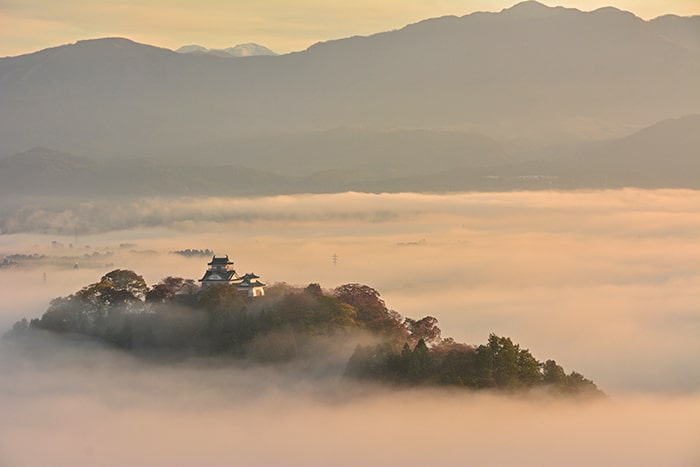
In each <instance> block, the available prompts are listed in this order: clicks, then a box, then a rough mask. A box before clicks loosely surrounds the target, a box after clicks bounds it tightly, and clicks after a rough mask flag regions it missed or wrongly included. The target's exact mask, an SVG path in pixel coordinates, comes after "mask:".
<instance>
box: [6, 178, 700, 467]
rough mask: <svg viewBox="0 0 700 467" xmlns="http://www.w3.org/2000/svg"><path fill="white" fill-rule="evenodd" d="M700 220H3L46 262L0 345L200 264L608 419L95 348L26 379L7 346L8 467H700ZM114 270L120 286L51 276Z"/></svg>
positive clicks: (182, 212) (367, 207) (443, 208)
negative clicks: (139, 277) (97, 287)
mask: <svg viewBox="0 0 700 467" xmlns="http://www.w3.org/2000/svg"><path fill="white" fill-rule="evenodd" d="M697 200H698V192H696V191H684V190H656V191H653V190H652V191H646V190H616V191H603V192H568V193H554V192H537V193H469V194H451V195H430V194H424V195H421V194H376V195H373V194H361V193H345V194H336V195H303V196H280V197H269V198H257V199H252V198H251V199H218V198H217V199H214V198H212V199H184V198H183V199H162V198H154V199H147V200H142V201H139V202H133V203H132V202H112V203H111V204H110V203H100V202H94V203H85V204H82V205H79V206H77V207H70V206H62V205H60V203H58V202H56V203H55V204H54V205H53V206H48V207H47V206H45V205H41V206H39V205H37V206H35V207H25V208H23V209H22V210H20V211H16V212H14V213H13V214H11V215H9V216H6V217H3V225H4V226H7V225H14V226H16V227H17V228H16V232H18V233H14V234H5V235H0V255H6V254H11V253H24V254H31V253H34V252H37V253H41V254H45V255H46V256H47V257H48V258H49V259H48V260H47V261H45V262H43V263H40V264H39V265H36V266H31V265H26V266H23V267H20V268H19V269H0V326H2V329H7V328H9V326H11V324H12V322H14V321H15V320H17V319H20V318H21V317H22V316H26V317H28V318H32V317H38V316H39V315H40V314H41V313H42V312H43V311H44V310H45V308H46V305H47V303H48V301H49V300H50V299H51V298H53V297H56V296H61V295H67V294H69V293H71V292H74V291H76V290H78V289H79V288H80V287H82V286H83V285H86V284H88V283H91V282H95V281H96V280H98V279H99V277H101V276H102V275H103V274H104V273H105V272H107V271H108V270H109V269H115V268H125V269H133V270H135V271H137V272H138V273H140V274H143V275H144V277H145V278H146V280H147V281H148V282H149V283H151V284H153V283H155V282H157V281H158V280H160V279H161V278H163V277H165V276H168V275H178V276H183V277H188V278H193V279H198V278H199V277H201V275H202V274H203V272H204V269H205V267H206V262H207V261H208V258H197V257H195V258H184V257H181V256H179V255H172V254H170V253H169V252H170V251H174V250H180V249H185V248H197V249H201V248H210V249H212V250H214V251H215V252H216V253H217V254H229V255H230V257H231V258H232V259H233V260H234V261H235V267H236V268H237V270H239V271H241V272H250V271H254V272H256V273H257V274H259V275H261V276H262V278H263V280H265V281H267V282H275V281H285V282H289V283H292V284H298V285H306V284H308V283H310V282H318V283H321V284H322V285H323V286H324V287H326V288H332V287H335V286H337V285H340V284H343V283H349V282H359V283H365V284H368V285H371V286H372V287H375V288H376V289H377V290H379V291H380V293H381V294H382V297H383V298H384V299H385V301H386V302H387V305H388V306H389V307H391V308H393V309H395V310H397V311H399V312H400V313H402V314H404V315H406V316H410V317H414V318H419V317H422V316H424V315H432V316H435V317H437V318H438V320H439V325H440V327H441V328H442V330H443V336H453V337H455V338H456V339H457V340H459V341H465V342H468V343H473V344H478V343H482V342H484V341H485V340H486V338H487V336H488V334H489V333H490V332H496V333H498V334H500V335H506V336H509V337H511V338H512V339H513V340H514V341H515V342H517V343H520V344H521V346H522V347H524V348H528V349H530V351H531V352H532V353H533V355H534V356H535V357H537V358H538V359H540V360H544V359H548V358H554V359H556V360H557V362H558V363H559V364H561V365H563V366H564V368H565V369H566V370H567V371H572V370H576V371H579V372H581V373H583V374H584V375H585V376H586V377H588V378H590V379H593V380H594V381H595V382H596V383H597V384H598V385H599V386H600V387H601V388H602V389H603V390H604V391H606V392H607V393H608V394H610V395H611V398H610V399H608V400H606V401H599V402H594V403H587V404H584V405H579V403H574V402H563V401H559V402H553V401H548V400H539V401H538V400H536V399H535V400H532V399H510V398H505V397H498V396H493V395H487V394H482V393H476V394H475V393H451V392H444V391H424V390H401V391H396V390H388V389H386V388H371V389H368V388H366V387H358V386H353V385H351V386H348V385H347V383H346V382H343V381H342V380H340V379H339V377H338V374H339V373H340V372H341V371H342V368H340V369H339V368H336V369H335V372H332V371H331V372H323V371H311V369H309V368H306V369H304V370H303V371H302V374H300V373H298V372H297V371H296V370H298V369H295V370H294V371H291V370H274V369H271V368H259V369H255V370H251V369H248V370H242V369H240V368H237V367H235V365H228V364H226V365H220V364H218V365H213V364H210V363H206V362H190V363H189V364H184V365H182V366H176V367H164V366H158V365H151V364H143V362H138V361H135V360H133V359H132V358H131V357H129V356H126V355H123V354H119V353H114V352H111V351H107V350H104V349H100V348H93V347H91V348H89V351H80V352H71V351H65V352H53V354H55V355H56V357H55V358H53V359H45V358H38V359H37V358H34V359H26V358H25V357H26V355H25V356H24V357H21V358H20V356H18V355H16V354H13V353H12V352H10V351H9V350H8V349H7V347H6V346H5V345H4V344H3V346H2V347H0V375H1V376H0V411H1V412H2V413H3V423H1V424H0V453H1V454H0V464H3V465H5V464H6V465H37V464H38V465H41V464H44V463H46V462H48V461H47V459H51V463H52V464H54V465H94V464H95V463H100V464H101V465H128V464H135V463H139V464H150V465H153V464H156V465H158V464H160V465H163V464H166V465H172V464H177V465H201V464H202V463H204V464H208V465H226V464H230V463H231V462H232V459H235V460H236V462H237V463H241V464H246V465H270V464H303V465H322V464H323V465H328V464H333V465H358V464H363V465H367V464H371V465H396V464H405V465H417V464H422V465H425V464H427V463H431V464H442V465H464V464H465V463H470V464H475V465H514V464H517V465H562V464H565V465H635V466H637V465H692V464H696V463H698V461H700V459H699V458H698V453H697V449H696V448H695V444H696V441H697V440H696V438H697V432H698V431H697V430H698V425H697V420H698V414H699V413H700V395H699V394H700V393H699V392H698V391H700V370H699V368H700V360H699V357H698V356H699V355H700V342H699V341H698V339H697V336H698V333H699V332H700V311H699V310H698V307H697V304H698V303H700V287H699V286H700V271H698V267H697V265H698V264H700V247H699V246H698V245H700V242H698V240H699V239H700V211H699V210H698V207H697V206H698V203H697ZM66 219H72V220H74V221H75V222H77V223H78V224H79V225H80V226H81V229H80V232H79V238H78V242H77V245H76V246H75V248H74V249H72V250H71V249H68V247H67V246H66V247H64V248H63V249H60V248H59V249H56V247H55V246H54V247H52V246H51V241H52V240H56V241H58V242H59V243H63V244H64V245H68V243H75V240H76V239H75V237H74V234H75V232H74V231H73V230H72V228H67V229H65V230H62V229H63V227H61V226H65V225H67V224H68V223H67V221H66ZM22 232H23V233H22ZM29 232H34V233H29ZM42 232H51V233H50V234H46V233H42ZM120 244H128V246H127V247H123V248H120ZM88 245H90V246H89V247H88ZM108 251H109V252H112V255H111V256H109V261H110V262H111V265H110V266H108V265H106V264H102V263H100V262H93V263H90V262H88V261H87V259H86V260H84V262H81V268H80V269H78V270H74V269H72V268H65V267H63V266H61V263H60V261H59V260H58V259H59V258H60V257H62V256H64V255H69V254H79V255H82V254H88V255H92V254H93V253H94V252H98V253H105V252H108ZM334 255H335V257H336V262H335V263H334V261H333V256H334ZM71 264H72V263H71ZM43 272H47V282H46V285H43V281H42V273H43ZM37 351H38V350H37ZM343 351H349V350H348V349H344V350H343ZM30 354H31V352H30ZM61 356H63V357H61ZM64 357H65V358H64ZM57 359H58V360H57ZM341 360H342V359H339V360H338V361H341ZM29 440H31V441H29ZM639 440H644V442H643V443H640V442H639ZM32 443H33V444H34V445H40V446H42V449H27V448H25V446H28V445H32ZM270 446H273V447H274V448H271V447H270Z"/></svg>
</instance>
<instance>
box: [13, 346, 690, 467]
mask: <svg viewBox="0 0 700 467" xmlns="http://www.w3.org/2000/svg"><path fill="white" fill-rule="evenodd" d="M86 345H87V344H85V343H83V344H79V345H78V347H77V348H70V347H68V348H66V347H65V346H58V347H56V348H48V349H44V351H46V352H51V354H52V356H51V357H49V358H48V359H45V358H44V357H45V355H42V354H41V353H39V354H37V355H35V356H34V358H33V359H27V358H26V356H24V357H21V358H20V359H18V358H17V356H16V355H12V351H11V350H8V348H7V346H6V345H5V344H3V346H2V347H1V348H2V353H0V371H1V372H2V374H3V376H4V377H3V378H2V379H0V395H1V396H2V397H1V398H0V410H2V412H3V423H2V424H0V453H2V454H0V456H1V457H0V461H2V462H3V465H44V464H47V463H50V464H51V465H72V466H82V465H95V464H96V463H99V464H100V465H105V466H112V465H114V466H118V465H134V464H139V465H211V466H216V465H230V464H231V463H232V462H234V463H236V464H242V465H348V466H350V465H397V464H400V465H426V464H436V465H464V464H465V463H468V464H475V465H497V466H498V465H503V466H505V465H524V466H529V465H532V466H535V465H537V466H542V465H581V466H584V465H601V466H606V465H610V466H613V465H614V466H619V465H635V466H640V465H641V466H644V465H650V466H651V465H691V464H694V463H696V462H697V461H698V460H700V458H698V453H697V450H696V449H695V444H696V443H695V441H696V439H695V437H696V434H697V414H698V411H699V410H700V395H697V394H695V395H685V396H649V395H645V396H632V395H627V396H624V397H617V398H613V399H606V400H599V401H588V402H583V401H570V400H551V399H545V398H538V397H531V398H513V397H506V396H502V395H501V396H499V395H493V394H485V393H471V392H462V391H441V390H427V389H409V390H405V389H395V388H394V389H392V388H383V387H367V386H357V385H354V384H353V383H350V382H347V381H343V380H341V379H339V378H338V377H328V376H327V377H318V376H314V377H309V376H308V375H305V374H303V373H301V374H298V373H297V374H293V373H291V372H287V371H284V369H282V370H279V369H274V368H257V369H250V368H248V369H240V368H237V367H236V366H235V365H209V364H207V363H206V362H192V363H190V364H187V363H185V364H181V365H179V366H170V365H168V366H165V365H158V364H154V363H151V364H148V363H143V362H139V361H137V360H134V359H132V358H130V357H127V356H124V355H123V354H119V353H113V352H112V351H109V350H105V349H101V348H99V347H90V346H89V345H87V347H86ZM47 360H48V361H47ZM640 440H643V442H640ZM32 445H34V446H41V449H38V448H37V449H31V448H28V447H27V446H32Z"/></svg>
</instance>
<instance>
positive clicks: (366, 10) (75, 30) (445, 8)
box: [0, 0, 700, 57]
mask: <svg viewBox="0 0 700 467" xmlns="http://www.w3.org/2000/svg"><path fill="white" fill-rule="evenodd" d="M515 3H517V2H516V1H515V0H429V1H428V0H356V1H354V2H339V1H328V0H295V1H294V2H292V1H289V0H267V1H264V2H261V1H258V0H206V1H194V0H174V1H173V0H145V1H144V0H122V1H119V2H114V1H112V0H90V1H86V0H62V1H61V2H56V1H55V0H0V57H4V56H15V55H21V54H24V53H30V52H34V51H37V50H41V49H44V48H47V47H53V46H57V45H62V44H68V43H73V42H75V41H77V40H81V39H91V38H98V37H127V38H129V39H132V40H135V41H137V42H142V43H146V44H151V45H156V46H161V47H166V48H171V49H176V48H178V47H180V46H182V45H188V44H199V45H203V46H205V47H209V48H225V47H231V46H233V45H236V44H241V43H247V42H255V43H258V44H261V45H264V46H266V47H269V48H271V49H272V50H274V51H276V52H278V53H288V52H293V51H299V50H304V49H306V48H308V47H309V46H311V45H312V44H314V43H316V42H320V41H326V40H331V39H339V38H343V37H348V36H352V35H369V34H373V33H376V32H382V31H388V30H392V29H399V28H401V27H403V26H405V25H406V24H410V23H415V22H418V21H420V20H423V19H426V18H434V17H439V16H445V15H456V16H463V15H466V14H469V13H472V12H474V11H500V10H501V9H503V8H508V7H510V6H512V5H513V4H515ZM544 3H546V4H547V5H549V6H565V7H571V8H577V9H580V10H583V11H591V10H595V9H597V8H600V7H603V6H614V7H617V8H619V9H622V10H627V11H632V12H633V13H635V14H636V15H638V16H640V17H642V18H644V19H652V18H655V17H657V16H661V15H664V14H677V15H681V16H690V15H700V1H698V0H674V1H668V0H559V1H554V0H553V1H548V2H544Z"/></svg>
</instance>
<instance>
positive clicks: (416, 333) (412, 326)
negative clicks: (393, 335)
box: [403, 316, 441, 345]
mask: <svg viewBox="0 0 700 467" xmlns="http://www.w3.org/2000/svg"><path fill="white" fill-rule="evenodd" d="M437 322H438V320H437V318H433V317H432V316H426V317H425V318H422V319H419V320H418V321H416V320H414V319H411V318H406V319H404V322H403V325H404V326H405V327H406V329H407V330H408V332H409V336H408V340H409V341H410V342H411V343H412V344H413V345H415V344H416V343H417V342H418V341H419V340H421V339H423V341H424V342H425V343H426V344H428V345H434V344H437V343H439V342H440V334H441V331H440V328H439V327H438V326H437Z"/></svg>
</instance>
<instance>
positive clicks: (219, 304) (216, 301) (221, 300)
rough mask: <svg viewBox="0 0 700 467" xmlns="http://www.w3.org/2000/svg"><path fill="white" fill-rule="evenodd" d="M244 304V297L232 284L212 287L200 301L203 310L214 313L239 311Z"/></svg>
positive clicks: (207, 289) (208, 288)
mask: <svg viewBox="0 0 700 467" xmlns="http://www.w3.org/2000/svg"><path fill="white" fill-rule="evenodd" d="M244 304H245V300H244V299H243V296H241V294H240V292H239V291H238V290H236V288H235V287H234V286H232V285H230V284H215V285H210V286H209V287H207V288H206V290H205V291H204V293H202V296H201V297H200V299H199V305H200V306H201V307H202V308H204V309H206V310H208V311H214V312H222V311H238V310H240V309H241V308H243V305H244Z"/></svg>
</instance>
